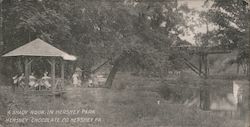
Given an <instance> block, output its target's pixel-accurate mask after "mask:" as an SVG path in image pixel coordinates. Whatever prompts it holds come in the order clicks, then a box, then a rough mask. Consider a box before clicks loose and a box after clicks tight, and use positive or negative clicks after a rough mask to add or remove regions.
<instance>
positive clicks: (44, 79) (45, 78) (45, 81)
mask: <svg viewBox="0 0 250 127" xmlns="http://www.w3.org/2000/svg"><path fill="white" fill-rule="evenodd" d="M50 79H51V77H49V76H48V72H45V73H44V74H43V77H42V85H43V86H45V88H47V89H49V88H50V87H51V84H50V83H49V80H50Z"/></svg>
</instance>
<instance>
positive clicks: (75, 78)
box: [72, 72, 79, 87]
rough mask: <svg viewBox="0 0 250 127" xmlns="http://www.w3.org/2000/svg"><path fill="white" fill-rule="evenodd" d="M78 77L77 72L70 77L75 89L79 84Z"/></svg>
mask: <svg viewBox="0 0 250 127" xmlns="http://www.w3.org/2000/svg"><path fill="white" fill-rule="evenodd" d="M78 79H79V75H78V73H77V72H74V74H73V75H72V80H73V85H74V87H77V86H78V84H79V80H78Z"/></svg>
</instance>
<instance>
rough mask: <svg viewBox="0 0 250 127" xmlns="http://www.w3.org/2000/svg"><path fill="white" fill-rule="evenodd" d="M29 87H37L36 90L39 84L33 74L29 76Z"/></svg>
mask: <svg viewBox="0 0 250 127" xmlns="http://www.w3.org/2000/svg"><path fill="white" fill-rule="evenodd" d="M29 86H30V87H35V88H36V87H37V86H38V83H37V82H36V77H35V76H34V73H33V72H32V73H31V75H30V76H29Z"/></svg>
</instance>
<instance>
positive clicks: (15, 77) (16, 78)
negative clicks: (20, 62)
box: [12, 75, 18, 86]
mask: <svg viewBox="0 0 250 127" xmlns="http://www.w3.org/2000/svg"><path fill="white" fill-rule="evenodd" d="M12 79H13V85H14V86H18V75H15V76H14V77H12Z"/></svg>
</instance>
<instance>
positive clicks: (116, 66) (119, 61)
mask: <svg viewBox="0 0 250 127" xmlns="http://www.w3.org/2000/svg"><path fill="white" fill-rule="evenodd" d="M126 58H127V54H126V53H123V54H122V55H121V56H119V58H117V59H116V60H115V62H114V66H113V67H112V69H111V71H110V73H109V76H108V78H107V80H106V82H105V86H106V87H107V88H111V87H112V84H113V81H114V79H115V76H116V73H117V72H118V71H119V68H120V67H121V65H122V64H124V61H125V59H126Z"/></svg>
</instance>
